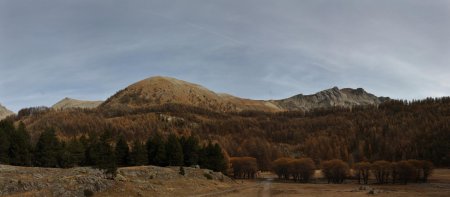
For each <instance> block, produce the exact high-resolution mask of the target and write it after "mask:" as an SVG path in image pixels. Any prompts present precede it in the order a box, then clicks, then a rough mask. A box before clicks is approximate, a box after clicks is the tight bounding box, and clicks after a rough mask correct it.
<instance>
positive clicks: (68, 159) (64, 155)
mask: <svg viewBox="0 0 450 197" xmlns="http://www.w3.org/2000/svg"><path fill="white" fill-rule="evenodd" d="M57 160H58V166H59V167H61V168H70V167H73V166H75V162H74V160H73V157H72V154H71V153H70V152H69V150H68V145H67V144H66V143H65V142H61V148H60V150H59V152H58V153H57Z"/></svg>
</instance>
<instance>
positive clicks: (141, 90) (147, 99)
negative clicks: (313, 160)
mask: <svg viewBox="0 0 450 197" xmlns="http://www.w3.org/2000/svg"><path fill="white" fill-rule="evenodd" d="M166 103H177V104H184V105H191V106H196V107H200V108H206V109H210V110H214V111H220V112H227V111H242V110H261V111H279V110H280V109H279V108H278V107H277V106H275V105H273V103H271V102H268V101H258V100H250V99H243V98H238V97H235V96H231V95H227V94H217V93H215V92H213V91H211V90H208V89H207V88H205V87H203V86H200V85H197V84H193V83H189V82H186V81H182V80H178V79H175V78H170V77H159V76H158V77H151V78H148V79H144V80H142V81H139V82H137V83H135V84H132V85H130V86H128V87H127V88H125V89H123V90H121V91H119V92H117V93H116V94H115V95H114V96H112V97H110V98H109V99H108V100H106V101H105V103H103V104H102V105H101V107H102V108H120V107H129V108H140V107H150V106H156V105H162V104H166Z"/></svg>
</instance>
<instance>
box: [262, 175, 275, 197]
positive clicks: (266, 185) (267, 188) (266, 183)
mask: <svg viewBox="0 0 450 197" xmlns="http://www.w3.org/2000/svg"><path fill="white" fill-rule="evenodd" d="M272 181H273V179H271V178H270V179H266V180H265V181H263V182H262V184H263V185H264V187H263V190H262V192H261V195H260V196H262V197H270V196H271V192H270V188H271V185H272Z"/></svg>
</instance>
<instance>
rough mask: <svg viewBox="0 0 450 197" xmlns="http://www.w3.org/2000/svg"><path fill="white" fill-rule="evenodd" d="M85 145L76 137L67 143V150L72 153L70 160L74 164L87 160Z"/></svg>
mask: <svg viewBox="0 0 450 197" xmlns="http://www.w3.org/2000/svg"><path fill="white" fill-rule="evenodd" d="M85 149H86V148H85V146H84V144H83V143H82V142H81V140H78V139H76V138H74V139H72V140H70V141H69V143H68V144H67V147H66V150H67V151H68V153H69V154H70V160H71V161H72V164H73V165H74V166H81V165H83V161H84V160H85V151H86V150H85Z"/></svg>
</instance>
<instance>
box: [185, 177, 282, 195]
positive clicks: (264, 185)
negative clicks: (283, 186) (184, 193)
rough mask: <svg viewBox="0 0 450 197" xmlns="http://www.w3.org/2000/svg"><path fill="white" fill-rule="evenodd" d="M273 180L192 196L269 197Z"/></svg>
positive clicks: (246, 183) (268, 179)
mask: <svg viewBox="0 0 450 197" xmlns="http://www.w3.org/2000/svg"><path fill="white" fill-rule="evenodd" d="M272 181H273V178H267V179H265V180H263V181H259V182H256V183H248V182H245V183H244V182H243V186H240V187H235V188H230V189H226V190H222V191H217V192H211V193H207V194H200V195H194V196H193V197H210V196H234V195H237V196H241V195H242V193H252V194H257V196H259V197H270V196H271V192H270V189H271V186H272Z"/></svg>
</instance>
